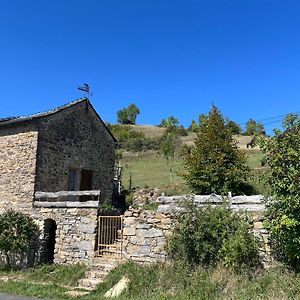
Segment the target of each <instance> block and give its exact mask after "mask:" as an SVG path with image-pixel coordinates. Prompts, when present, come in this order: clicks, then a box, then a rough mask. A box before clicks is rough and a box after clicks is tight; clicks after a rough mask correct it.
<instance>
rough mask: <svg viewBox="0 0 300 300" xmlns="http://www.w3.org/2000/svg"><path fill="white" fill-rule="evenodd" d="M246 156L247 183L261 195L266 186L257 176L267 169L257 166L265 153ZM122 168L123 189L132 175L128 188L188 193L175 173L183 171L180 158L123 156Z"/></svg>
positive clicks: (247, 153)
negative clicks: (250, 173) (149, 188)
mask: <svg viewBox="0 0 300 300" xmlns="http://www.w3.org/2000/svg"><path fill="white" fill-rule="evenodd" d="M246 155H247V164H248V166H249V167H250V168H251V169H252V170H253V172H252V174H253V176H252V178H251V180H250V182H251V183H252V184H253V185H254V186H255V188H256V190H257V193H264V192H265V191H266V190H267V188H268V187H266V186H265V184H264V183H263V182H261V181H260V179H259V175H260V174H262V173H263V172H264V171H266V170H267V168H262V167H261V164H260V161H261V159H262V158H263V157H264V154H263V153H262V152H260V151H257V150H255V151H252V150H251V151H250V150H249V151H247V152H246ZM122 166H123V186H124V188H125V189H128V188H129V181H130V174H131V187H139V188H145V187H152V188H154V187H156V188H159V189H160V190H161V192H165V194H166V195H175V194H184V193H187V192H188V189H187V187H186V185H185V183H184V180H183V179H182V178H181V177H179V176H178V174H177V173H178V172H180V171H182V169H183V166H182V160H181V159H180V158H175V159H172V160H169V161H167V160H166V159H165V158H163V157H162V156H161V155H159V154H158V153H154V152H142V153H138V154H131V153H125V154H124V155H123V158H122ZM170 169H171V171H172V172H170Z"/></svg>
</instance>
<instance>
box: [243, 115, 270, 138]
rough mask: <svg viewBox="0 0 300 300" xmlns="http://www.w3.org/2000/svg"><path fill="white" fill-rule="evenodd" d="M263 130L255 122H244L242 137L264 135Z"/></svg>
mask: <svg viewBox="0 0 300 300" xmlns="http://www.w3.org/2000/svg"><path fill="white" fill-rule="evenodd" d="M264 132H265V129H264V125H263V124H261V123H259V122H256V121H255V120H253V119H249V120H248V121H247V122H246V129H245V131H244V135H255V134H264Z"/></svg>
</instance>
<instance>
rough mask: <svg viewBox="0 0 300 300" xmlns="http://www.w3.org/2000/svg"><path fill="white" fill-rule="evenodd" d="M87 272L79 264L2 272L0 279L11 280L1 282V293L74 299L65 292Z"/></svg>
mask: <svg viewBox="0 0 300 300" xmlns="http://www.w3.org/2000/svg"><path fill="white" fill-rule="evenodd" d="M85 271H86V267H85V266H84V265H79V264H77V265H73V266H61V265H55V264H52V265H42V266H38V267H34V268H26V269H22V270H18V271H13V270H10V271H8V270H1V271H0V277H1V276H6V277H9V278H11V280H9V281H1V280H0V292H4V293H9V294H17V295H24V296H33V297H38V298H49V299H73V298H72V297H70V296H68V295H66V294H65V292H67V291H69V290H70V288H72V287H75V286H76V284H77V281H78V279H80V278H82V277H83V275H84V272H85Z"/></svg>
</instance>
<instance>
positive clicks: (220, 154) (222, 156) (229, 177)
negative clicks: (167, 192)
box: [182, 106, 249, 194]
mask: <svg viewBox="0 0 300 300" xmlns="http://www.w3.org/2000/svg"><path fill="white" fill-rule="evenodd" d="M184 166H185V172H184V173H183V174H182V177H183V178H184V179H185V180H186V182H187V184H188V185H189V186H190V187H191V189H192V190H193V192H195V193H199V194H210V193H226V192H229V191H231V192H233V193H241V192H243V191H245V190H246V187H247V184H246V179H247V174H248V172H249V168H248V167H247V166H246V158H245V155H244V154H243V153H242V152H241V151H239V150H238V146H237V143H236V141H235V140H234V139H233V137H232V133H231V132H230V130H229V129H228V127H227V126H226V124H225V121H224V119H223V117H222V115H221V113H220V112H219V110H218V109H217V108H216V107H215V106H213V107H212V108H211V110H210V112H209V113H208V115H207V116H206V117H205V118H204V117H203V118H202V124H201V125H200V126H199V130H198V132H197V136H196V139H195V147H194V148H193V149H192V151H191V153H190V154H188V155H187V156H186V157H185V158H184Z"/></svg>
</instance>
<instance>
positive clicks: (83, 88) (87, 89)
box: [78, 83, 93, 96]
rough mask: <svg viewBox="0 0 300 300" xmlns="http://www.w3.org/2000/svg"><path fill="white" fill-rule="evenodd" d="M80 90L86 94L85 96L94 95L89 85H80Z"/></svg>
mask: <svg viewBox="0 0 300 300" xmlns="http://www.w3.org/2000/svg"><path fill="white" fill-rule="evenodd" d="M78 90H79V91H82V92H83V93H84V96H93V93H92V92H90V86H89V85H88V84H87V83H84V84H83V85H80V86H79V87H78Z"/></svg>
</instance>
